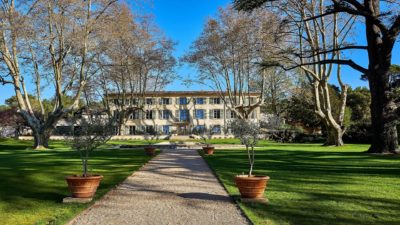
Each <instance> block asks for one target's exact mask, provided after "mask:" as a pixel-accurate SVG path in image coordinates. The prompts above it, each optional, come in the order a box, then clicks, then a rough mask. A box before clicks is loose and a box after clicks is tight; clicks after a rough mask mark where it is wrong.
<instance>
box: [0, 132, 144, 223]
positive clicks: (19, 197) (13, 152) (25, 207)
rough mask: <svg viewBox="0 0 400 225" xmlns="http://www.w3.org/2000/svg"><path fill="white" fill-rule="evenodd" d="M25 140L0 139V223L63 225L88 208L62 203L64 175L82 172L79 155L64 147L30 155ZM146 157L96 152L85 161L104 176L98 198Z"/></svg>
mask: <svg viewBox="0 0 400 225" xmlns="http://www.w3.org/2000/svg"><path fill="white" fill-rule="evenodd" d="M31 145H32V143H31V142H29V141H18V142H17V141H14V140H10V139H8V140H0V177H1V179H0V221H1V224H18V225H20V224H64V223H65V222H66V221H68V220H69V219H71V218H72V217H73V216H74V215H76V214H78V213H79V212H81V211H82V210H83V209H85V208H86V207H88V205H87V204H85V205H79V204H63V203H62V199H63V198H64V197H66V196H67V195H68V194H69V193H68V189H67V185H66V182H65V180H64V177H65V176H66V175H70V174H79V173H81V172H80V171H81V164H80V158H79V155H78V153H77V152H74V151H72V150H69V149H68V148H66V147H65V146H64V145H63V143H62V142H51V146H50V147H51V148H53V149H50V150H43V151H38V150H31V149H29V147H30V146H31ZM149 159H150V157H148V156H145V154H144V151H141V150H136V151H130V150H107V149H99V150H97V151H95V152H94V153H93V157H92V158H91V160H90V161H89V169H90V173H96V174H102V175H103V176H104V179H103V180H102V182H101V184H100V187H99V189H98V192H97V194H96V198H99V197H101V196H102V195H104V194H105V193H106V192H107V191H108V190H110V189H111V188H112V187H114V186H115V185H116V184H118V183H120V182H122V181H123V180H124V179H125V178H126V177H127V176H129V175H130V174H131V173H132V172H133V171H134V170H137V169H138V168H139V167H140V166H142V165H143V164H144V163H146V162H147V161H148V160H149Z"/></svg>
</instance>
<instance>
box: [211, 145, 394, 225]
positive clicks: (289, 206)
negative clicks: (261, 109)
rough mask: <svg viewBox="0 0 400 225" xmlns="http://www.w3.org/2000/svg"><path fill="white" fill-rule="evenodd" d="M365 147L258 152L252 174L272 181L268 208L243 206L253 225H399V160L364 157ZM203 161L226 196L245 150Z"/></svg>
mask: <svg viewBox="0 0 400 225" xmlns="http://www.w3.org/2000/svg"><path fill="white" fill-rule="evenodd" d="M367 149H368V146H367V145H350V144H349V145H346V146H344V147H339V148H334V147H321V146H320V145H318V144H276V143H269V144H267V145H266V146H265V148H262V149H259V150H257V152H256V154H257V155H256V165H255V172H254V174H256V175H257V174H258V175H268V176H270V178H271V179H270V182H269V185H268V188H267V191H266V193H265V197H266V198H268V200H269V204H268V205H266V204H260V203H241V202H240V200H238V201H239V205H240V207H241V208H242V209H243V210H244V212H245V213H246V214H247V215H248V216H249V218H250V219H251V220H252V221H253V222H254V223H255V224H296V225H298V224H306V225H312V224H315V225H323V224H379V225H381V224H385V225H389V224H393V225H395V224H400V216H399V213H400V176H399V175H400V157H399V156H389V155H386V156H379V155H367V154H365V153H362V152H363V151H365V150H367ZM214 154H215V155H214V156H204V158H205V159H206V161H207V162H208V163H209V165H210V166H211V167H212V168H213V169H214V170H215V172H216V174H217V175H218V177H219V178H220V180H221V182H222V183H223V184H224V185H225V187H226V188H227V190H228V192H229V193H230V194H231V195H233V196H234V198H236V199H239V198H238V194H239V193H238V190H237V188H236V187H235V185H234V182H233V177H234V176H235V175H236V174H241V173H242V172H244V173H246V172H247V168H248V167H247V161H246V159H247V155H246V153H245V151H244V150H217V151H216V152H215V153H214Z"/></svg>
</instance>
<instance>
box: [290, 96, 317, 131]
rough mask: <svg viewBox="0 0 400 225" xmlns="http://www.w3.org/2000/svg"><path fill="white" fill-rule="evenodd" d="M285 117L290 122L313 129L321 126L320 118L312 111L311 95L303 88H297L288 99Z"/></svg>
mask: <svg viewBox="0 0 400 225" xmlns="http://www.w3.org/2000/svg"><path fill="white" fill-rule="evenodd" d="M287 119H288V123H290V124H301V125H302V126H305V127H307V128H311V129H313V130H316V129H317V128H318V127H321V126H322V123H321V120H320V119H319V118H318V116H317V115H316V114H315V112H314V103H313V100H312V95H311V94H310V93H309V92H307V91H305V89H298V91H297V92H296V93H295V94H294V95H293V96H292V97H291V98H290V99H289V104H288V108H287Z"/></svg>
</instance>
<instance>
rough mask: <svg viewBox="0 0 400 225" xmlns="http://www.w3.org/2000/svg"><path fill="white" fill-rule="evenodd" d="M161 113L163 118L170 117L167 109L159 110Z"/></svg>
mask: <svg viewBox="0 0 400 225" xmlns="http://www.w3.org/2000/svg"><path fill="white" fill-rule="evenodd" d="M161 113H162V119H163V120H168V119H169V118H170V114H171V112H170V111H169V110H163V111H161Z"/></svg>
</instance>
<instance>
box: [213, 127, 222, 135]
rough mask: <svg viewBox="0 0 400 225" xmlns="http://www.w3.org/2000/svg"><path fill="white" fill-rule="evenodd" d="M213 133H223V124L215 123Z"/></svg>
mask: <svg viewBox="0 0 400 225" xmlns="http://www.w3.org/2000/svg"><path fill="white" fill-rule="evenodd" d="M211 133H213V134H220V133H221V126H220V125H215V126H213V127H212V129H211Z"/></svg>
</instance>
